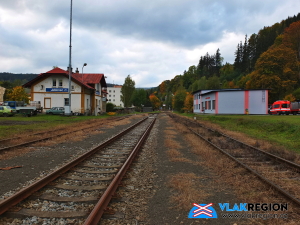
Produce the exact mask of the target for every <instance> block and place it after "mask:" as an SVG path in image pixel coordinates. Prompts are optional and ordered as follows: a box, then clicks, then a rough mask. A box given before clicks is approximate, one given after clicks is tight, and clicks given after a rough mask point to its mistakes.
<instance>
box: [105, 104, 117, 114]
mask: <svg viewBox="0 0 300 225" xmlns="http://www.w3.org/2000/svg"><path fill="white" fill-rule="evenodd" d="M114 107H115V105H114V104H112V103H110V102H109V103H106V112H114V111H115V110H114Z"/></svg>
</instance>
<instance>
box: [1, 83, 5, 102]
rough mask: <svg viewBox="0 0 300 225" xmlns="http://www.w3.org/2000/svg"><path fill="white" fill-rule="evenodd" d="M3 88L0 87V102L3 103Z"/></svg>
mask: <svg viewBox="0 0 300 225" xmlns="http://www.w3.org/2000/svg"><path fill="white" fill-rule="evenodd" d="M4 92H5V88H4V87H0V102H3V96H4Z"/></svg>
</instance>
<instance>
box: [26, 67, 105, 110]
mask: <svg viewBox="0 0 300 225" xmlns="http://www.w3.org/2000/svg"><path fill="white" fill-rule="evenodd" d="M23 87H26V88H30V89H31V91H30V94H31V101H40V102H41V106H42V107H43V109H45V110H46V109H50V108H52V107H65V106H68V105H69V72H68V71H66V70H63V69H61V68H58V67H57V68H54V69H52V70H50V71H48V72H46V73H42V74H40V75H39V76H37V77H36V78H34V79H33V80H31V81H29V82H27V83H26V84H24V85H23ZM106 88H107V85H106V81H105V77H104V74H90V73H89V74H87V73H85V74H82V73H79V71H78V69H77V70H76V72H75V73H73V72H72V78H71V111H72V112H73V113H76V112H78V113H82V114H86V115H98V113H100V112H105V111H106V94H107V92H106Z"/></svg>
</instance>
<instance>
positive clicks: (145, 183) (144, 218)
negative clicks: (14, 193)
mask: <svg viewBox="0 0 300 225" xmlns="http://www.w3.org/2000/svg"><path fill="white" fill-rule="evenodd" d="M141 118H142V116H131V117H130V118H128V119H126V121H120V122H116V123H114V124H113V125H110V126H106V127H100V128H99V130H100V131H101V133H97V134H92V133H91V134H89V133H87V134H85V137H84V139H83V140H80V141H77V142H68V141H65V142H61V143H59V144H53V145H50V146H40V147H39V146H37V147H34V150H32V151H29V152H27V153H25V154H23V155H19V156H17V157H12V158H10V159H6V160H1V161H0V168H5V167H16V166H20V167H16V168H14V169H10V170H0V180H1V182H0V196H1V195H4V194H5V193H7V192H10V191H11V190H17V189H19V188H21V187H22V186H24V185H25V184H26V182H27V181H28V180H31V179H34V178H36V177H39V176H42V174H44V173H47V172H49V171H51V170H52V169H54V168H55V167H57V166H59V165H60V164H62V163H63V162H65V161H67V160H69V159H70V158H71V157H74V155H76V154H79V153H80V152H83V151H85V150H86V149H90V148H92V147H93V146H95V145H98V144H100V143H102V142H103V141H104V140H106V139H107V138H110V137H111V136H113V135H115V134H117V133H119V132H120V131H121V130H122V129H124V128H126V127H129V126H130V125H132V124H133V123H135V122H137V121H139V120H140V119H141ZM151 135H152V136H151ZM150 136H151V140H150V141H149V142H147V143H146V146H145V147H144V148H143V150H142V152H141V154H140V156H139V159H138V162H139V163H140V164H139V163H135V167H133V169H132V171H131V172H130V173H129V175H128V177H129V178H130V179H127V180H126V181H125V184H126V185H128V186H129V187H135V186H138V187H142V188H136V189H135V188H133V190H132V192H130V193H129V194H128V195H129V196H127V197H128V198H129V199H131V200H130V202H125V203H124V204H125V206H126V207H125V208H126V209H125V212H126V213H127V215H126V222H125V223H124V220H104V221H102V222H103V223H101V224H127V225H131V224H139V225H142V224H144V225H146V224H148V225H168V224H184V225H185V224H231V225H240V224H272V225H277V224H291V225H292V224H297V223H294V221H295V220H293V219H292V220H288V221H287V220H283V219H277V220H274V219H266V220H262V219H236V218H231V219H228V218H222V213H223V212H222V211H221V210H220V208H219V207H218V203H229V204H230V205H231V206H233V205H234V204H235V203H242V202H246V201H245V200H249V199H259V198H260V197H259V196H258V198H255V195H256V194H257V193H259V192H262V191H261V189H259V188H258V189H257V190H255V191H253V192H252V191H249V190H252V189H253V188H252V187H251V185H256V183H255V182H253V180H250V181H249V177H248V176H249V175H248V174H247V173H246V172H245V171H238V172H239V173H237V174H235V175H233V176H235V178H236V179H238V180H239V181H240V183H237V182H236V184H237V186H239V187H242V188H240V189H244V190H246V193H244V194H241V193H243V192H241V190H239V187H237V186H235V185H234V183H233V182H226V180H227V179H231V178H228V175H227V176H226V175H225V174H222V172H221V169H218V168H219V167H218V166H220V165H217V164H218V163H217V162H216V159H212V161H208V156H206V155H210V154H212V155H215V154H216V153H214V152H213V151H212V150H211V148H210V147H208V146H206V145H205V144H203V143H200V141H198V140H196V139H195V138H194V137H192V136H189V135H188V132H187V131H186V130H185V129H184V128H183V127H182V126H180V124H176V123H174V121H172V119H171V118H170V117H169V116H168V115H166V114H163V113H162V114H159V116H158V117H157V121H156V124H155V126H154V128H153V131H152V132H151V134H150ZM200 150H201V151H200ZM202 150H203V151H202ZM204 154H206V155H205V156H204ZM219 159H220V162H221V163H223V164H222V165H223V167H226V168H227V169H228V170H227V173H228V171H230V170H232V168H233V169H235V167H236V166H235V165H232V167H230V166H229V165H227V164H228V163H227V161H223V160H222V159H221V158H219ZM214 160H215V161H214ZM217 160H218V159H217ZM237 170H238V169H237ZM224 171H226V170H224ZM146 172H147V173H146ZM241 174H242V175H241ZM144 178H145V179H144ZM146 178H147V179H146ZM243 179H245V180H243ZM247 182H250V183H249V184H248V183H247ZM243 183H244V184H243ZM251 183H253V184H251ZM243 185H245V187H246V186H248V187H250V189H249V190H247V188H244V186H243ZM261 188H262V189H265V190H267V187H265V186H262V187H261ZM267 192H270V196H266V198H264V199H262V200H261V201H260V202H265V201H267V202H274V201H282V199H277V198H275V197H274V196H273V192H272V191H269V190H267ZM244 195H245V196H247V197H245V196H244ZM248 195H249V196H250V197H249V196H248ZM193 203H196V204H209V203H213V206H214V209H215V210H216V213H217V215H219V217H218V218H201V219H195V218H188V215H189V212H190V211H191V209H192V208H193V207H194V206H193ZM251 203H252V202H251Z"/></svg>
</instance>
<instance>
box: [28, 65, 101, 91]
mask: <svg viewBox="0 0 300 225" xmlns="http://www.w3.org/2000/svg"><path fill="white" fill-rule="evenodd" d="M51 74H61V75H64V76H69V71H66V70H63V69H61V68H59V67H56V68H54V69H52V70H49V71H48V72H46V73H41V74H40V75H39V76H37V77H36V78H34V79H33V80H31V81H29V82H27V83H26V84H24V85H23V87H30V86H31V85H32V84H33V83H34V82H35V81H37V80H39V79H41V78H43V77H47V76H51ZM72 80H76V81H77V82H79V83H80V84H81V85H83V86H85V87H87V88H89V89H95V88H93V87H91V86H90V85H89V84H97V83H101V86H102V87H106V86H107V85H106V82H105V79H104V74H102V73H98V74H93V73H92V74H88V73H85V74H80V73H72Z"/></svg>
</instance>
